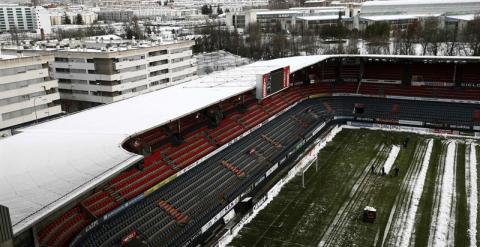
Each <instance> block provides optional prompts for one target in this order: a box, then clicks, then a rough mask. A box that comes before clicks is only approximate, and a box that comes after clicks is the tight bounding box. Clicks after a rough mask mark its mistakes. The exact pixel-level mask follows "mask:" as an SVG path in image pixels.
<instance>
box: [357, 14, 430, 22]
mask: <svg viewBox="0 0 480 247" xmlns="http://www.w3.org/2000/svg"><path fill="white" fill-rule="evenodd" d="M432 16H433V15H432ZM425 17H429V16H427V15H371V16H362V17H361V18H362V19H364V20H369V21H393V20H409V19H418V18H425Z"/></svg>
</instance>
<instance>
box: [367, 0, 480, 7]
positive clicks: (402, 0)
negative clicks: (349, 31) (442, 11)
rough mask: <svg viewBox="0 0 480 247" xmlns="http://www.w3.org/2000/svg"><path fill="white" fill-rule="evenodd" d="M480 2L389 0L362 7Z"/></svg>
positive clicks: (368, 3)
mask: <svg viewBox="0 0 480 247" xmlns="http://www.w3.org/2000/svg"><path fill="white" fill-rule="evenodd" d="M478 2H480V0H388V1H381V0H379V1H366V2H364V3H363V5H362V6H392V5H401V6H402V5H419V4H428V5H435V4H462V3H478Z"/></svg>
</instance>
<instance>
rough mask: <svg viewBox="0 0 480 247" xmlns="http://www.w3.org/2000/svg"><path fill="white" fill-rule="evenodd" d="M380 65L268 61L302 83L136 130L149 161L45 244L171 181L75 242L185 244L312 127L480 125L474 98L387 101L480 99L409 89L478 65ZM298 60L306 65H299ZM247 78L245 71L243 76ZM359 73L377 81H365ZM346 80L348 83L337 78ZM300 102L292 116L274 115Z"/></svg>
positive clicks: (42, 236) (43, 241)
mask: <svg viewBox="0 0 480 247" xmlns="http://www.w3.org/2000/svg"><path fill="white" fill-rule="evenodd" d="M375 59H376V58H375V57H373V58H368V59H367V58H366V59H364V61H363V62H364V64H363V66H364V67H363V69H362V67H361V63H358V64H347V65H343V66H342V69H339V68H338V66H340V63H341V60H340V59H337V56H331V57H329V56H317V57H311V58H308V59H304V58H303V57H301V58H299V59H298V60H294V59H284V60H280V61H282V62H281V63H280V62H278V61H276V62H275V63H274V62H270V61H267V62H263V63H261V66H259V68H261V69H259V71H264V70H265V67H268V66H266V65H267V64H273V65H271V67H273V68H276V67H278V66H279V65H278V64H277V63H279V64H281V66H283V65H284V64H289V63H293V62H292V61H295V62H294V69H291V71H292V75H291V76H292V81H294V79H293V78H299V79H295V80H298V81H300V82H301V83H299V85H296V86H293V87H291V88H289V89H287V90H285V91H282V92H280V93H278V94H275V95H273V96H270V97H268V98H266V99H264V100H262V101H257V100H256V99H255V97H254V91H253V90H252V89H251V83H250V84H249V85H250V86H249V87H244V88H242V89H241V90H238V91H235V92H234V93H231V94H229V95H222V96H221V100H220V101H217V102H209V103H208V104H207V103H205V104H204V105H205V106H204V107H203V108H199V110H198V111H195V112H188V114H186V115H183V116H180V118H178V119H168V121H166V122H163V125H161V126H158V125H152V124H151V125H149V126H148V127H147V125H145V127H141V128H140V129H136V130H135V131H137V132H139V133H135V134H129V135H128V139H127V140H126V141H125V142H124V145H123V147H124V148H125V149H127V150H129V151H131V152H133V153H136V154H138V155H141V157H142V160H140V161H138V162H136V163H135V165H130V166H129V167H127V168H126V169H123V170H121V171H119V172H117V173H116V174H115V175H114V176H111V177H109V178H108V179H104V180H103V181H102V183H101V184H99V185H98V186H96V188H95V189H94V190H91V191H90V192H88V193H86V194H85V195H83V196H82V197H81V199H80V200H78V203H76V204H70V205H69V207H70V208H68V207H66V208H65V210H64V211H63V213H58V214H55V215H54V216H51V217H49V218H48V219H47V220H44V221H43V222H42V224H41V225H40V226H39V227H38V229H39V231H38V241H39V243H40V245H41V246H63V245H66V244H67V243H68V242H70V241H71V240H72V238H73V237H75V236H76V235H77V234H78V233H79V232H80V231H81V230H82V229H84V228H85V227H86V226H87V225H90V224H91V223H92V222H95V221H96V220H99V219H102V218H104V217H105V216H106V215H108V214H109V213H110V212H112V211H115V209H117V208H118V207H119V206H121V205H124V204H125V203H127V202H128V201H129V200H132V199H134V198H136V197H137V196H139V195H141V194H143V193H145V192H146V191H148V190H149V189H151V188H152V187H155V186H158V185H159V184H161V183H163V182H165V181H167V182H168V183H165V184H162V185H163V186H161V187H159V189H157V190H156V191H154V192H152V193H151V194H148V195H147V196H146V197H144V198H143V199H142V200H140V201H138V202H136V203H133V205H130V206H129V207H127V208H126V209H124V210H123V211H121V212H120V213H117V214H116V215H115V217H108V219H107V220H105V221H102V223H100V224H96V225H95V227H93V228H92V229H93V230H90V231H89V232H87V234H84V235H81V236H80V240H81V241H77V242H75V243H76V246H77V245H78V246H91V245H96V243H102V246H115V245H118V244H120V243H121V242H122V239H123V238H124V237H125V236H126V235H128V234H130V233H132V232H136V233H138V234H140V235H141V236H147V237H146V240H147V241H148V242H149V243H150V244H152V245H153V246H169V245H172V244H173V243H185V242H187V241H189V240H190V239H189V238H190V237H191V236H192V235H194V234H195V233H196V232H197V231H198V230H199V229H200V228H201V226H203V225H204V224H205V223H206V222H207V221H208V220H209V219H210V218H212V217H213V216H214V215H215V214H216V213H218V211H219V210H220V209H222V208H223V207H224V206H225V204H226V203H228V202H230V201H231V200H233V199H234V198H235V197H236V196H238V195H240V194H241V192H242V191H244V190H245V189H246V188H247V187H248V186H249V185H251V184H252V183H254V181H256V178H258V175H259V174H261V173H265V171H266V170H268V169H269V168H271V167H272V165H273V164H275V163H276V162H277V161H278V159H280V158H281V157H283V156H284V155H285V153H286V152H287V151H288V150H290V149H291V148H292V145H294V144H295V143H296V141H298V140H301V139H302V138H303V136H304V135H305V134H306V133H308V131H310V130H311V129H312V128H314V127H316V126H318V125H319V124H321V123H325V122H327V121H330V119H331V118H332V117H333V115H335V116H349V117H352V118H358V119H359V120H358V121H365V120H361V119H371V121H379V122H381V121H387V122H388V121H398V120H411V121H419V120H422V121H424V122H425V123H427V122H428V123H430V124H432V126H437V127H438V126H443V127H448V126H451V125H458V126H472V122H474V121H475V122H478V121H480V120H478V119H480V117H478V115H479V114H478V111H479V110H478V109H480V107H479V106H478V103H475V102H473V103H472V102H470V103H465V102H464V103H455V104H452V103H451V102H437V101H423V102H422V107H419V106H418V104H417V102H416V101H412V100H407V99H399V98H398V99H396V98H388V99H387V98H385V97H386V96H401V97H424V98H432V99H439V98H440V99H456V100H479V99H480V91H478V90H479V89H476V88H465V87H458V86H457V87H451V86H448V87H445V86H438V85H437V86H431V85H423V86H418V85H412V84H411V82H412V81H413V76H414V75H418V76H421V79H422V80H423V81H429V82H432V83H433V84H432V85H436V84H435V83H442V82H455V83H456V84H457V85H458V84H459V83H458V81H455V80H456V79H455V78H457V79H458V78H463V80H464V81H463V82H468V83H475V82H478V78H479V74H478V72H476V70H475V67H474V66H471V64H469V63H466V64H464V65H462V69H460V70H458V71H459V72H458V73H460V75H457V76H456V77H454V76H453V75H452V71H453V70H452V66H453V65H452V63H441V61H440V62H439V63H440V65H439V66H440V67H442V68H444V67H445V68H444V70H443V71H442V73H439V74H435V73H433V69H434V68H435V66H436V65H438V64H430V63H428V64H426V63H424V62H423V60H421V59H420V58H416V60H415V59H414V60H413V61H414V62H413V63H412V64H411V65H410V66H411V67H412V70H411V71H410V75H409V76H410V77H408V78H407V79H405V70H404V69H403V66H405V65H404V63H401V62H398V61H394V60H392V58H389V59H390V60H384V61H374V60H375ZM399 59H400V58H399ZM402 59H403V58H402ZM412 59H413V58H412ZM422 59H423V58H422ZM444 59H446V58H444ZM300 60H302V63H300V62H298V61H300ZM303 60H305V61H303ZM272 61H275V60H272ZM416 65H418V67H417V66H416ZM269 68H270V67H269ZM249 70H251V68H250V69H249ZM362 70H363V73H362ZM244 73H245V71H244V70H243V71H240V72H239V74H242V75H243V74H244ZM295 73H297V74H295ZM360 77H361V78H363V79H368V80H372V81H376V83H371V82H367V83H363V82H362V83H360V84H359V83H358V81H357V80H358V79H361V78H360ZM240 78H242V77H238V78H237V80H240ZM302 78H303V79H302ZM339 78H340V79H343V80H341V81H338V82H337V79H339ZM416 78H420V77H416ZM310 82H311V83H310ZM385 82H386V83H385ZM391 82H395V83H393V84H392V83H391ZM207 87H210V86H208V85H207ZM247 89H248V90H247ZM357 89H358V91H357ZM357 92H358V93H359V94H360V95H358V94H357ZM361 95H368V96H375V97H360V96H361ZM317 97H318V99H315V98H317ZM309 98H310V99H309ZM212 103H214V104H212ZM295 104H297V105H295ZM355 104H362V105H364V111H363V113H361V114H354V113H353V108H354V106H355ZM293 105H295V106H294V107H293V108H291V109H290V110H288V111H287V112H286V113H283V114H281V115H279V116H277V117H276V118H273V119H272V117H273V116H275V115H276V114H278V113H280V112H281V111H283V110H285V109H287V108H288V107H290V106H293ZM307 109H308V111H307ZM440 109H441V110H440ZM267 120H269V121H268V122H265V121H267ZM260 123H265V124H264V125H263V126H261V127H260V128H259V129H257V130H255V131H254V132H253V133H250V134H249V135H247V136H245V137H243V138H242V139H240V140H238V141H236V142H235V143H234V144H232V145H230V146H228V147H227V148H225V149H224V150H222V152H221V153H217V154H215V155H213V156H211V157H209V158H208V159H207V160H204V161H203V162H202V163H200V164H199V165H197V166H195V167H193V168H192V169H190V170H188V171H187V172H186V173H184V174H182V175H181V176H179V177H176V178H175V179H173V180H169V179H170V178H172V177H175V175H176V174H177V173H179V172H180V171H182V169H184V168H188V167H190V166H192V164H193V163H195V162H196V161H198V160H200V159H201V158H203V157H206V156H207V155H209V154H211V153H212V152H214V151H215V150H216V149H218V148H220V147H223V146H225V144H227V143H229V142H231V141H232V140H234V139H237V137H239V136H240V135H242V134H243V133H245V132H247V131H249V130H251V129H252V128H254V127H256V126H258V125H259V124H260ZM140 130H141V131H140ZM143 130H145V131H143ZM128 133H131V132H128ZM122 138H123V137H122ZM186 219H188V220H186ZM175 221H176V222H182V224H181V225H179V224H176V223H175Z"/></svg>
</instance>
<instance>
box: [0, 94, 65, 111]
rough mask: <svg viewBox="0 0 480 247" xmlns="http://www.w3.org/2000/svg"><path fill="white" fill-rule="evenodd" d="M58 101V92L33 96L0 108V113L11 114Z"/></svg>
mask: <svg viewBox="0 0 480 247" xmlns="http://www.w3.org/2000/svg"><path fill="white" fill-rule="evenodd" d="M59 99H60V94H59V93H58V92H57V93H52V94H47V95H42V96H35V97H32V98H30V99H28V100H25V101H22V102H18V103H13V104H8V105H4V106H0V113H5V112H12V111H17V110H21V109H25V108H30V107H34V106H39V105H44V104H48V103H51V102H53V101H54V100H59Z"/></svg>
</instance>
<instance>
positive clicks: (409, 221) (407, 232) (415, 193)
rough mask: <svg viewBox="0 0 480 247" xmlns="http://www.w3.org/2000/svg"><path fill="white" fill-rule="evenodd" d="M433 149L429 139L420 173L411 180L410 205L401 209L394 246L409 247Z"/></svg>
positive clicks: (431, 141)
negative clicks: (401, 219)
mask: <svg viewBox="0 0 480 247" xmlns="http://www.w3.org/2000/svg"><path fill="white" fill-rule="evenodd" d="M432 149H433V139H430V141H429V142H428V146H427V150H426V152H425V155H424V156H423V161H422V165H421V167H420V171H419V172H418V173H417V174H416V177H415V178H414V179H413V187H410V188H411V190H412V191H411V195H412V196H411V198H410V200H411V201H410V204H408V207H407V208H403V209H402V210H403V211H404V212H402V214H404V215H405V218H403V222H401V228H400V229H398V230H399V231H398V232H397V236H400V238H399V239H397V240H398V241H397V244H396V246H409V244H410V239H411V236H412V233H413V230H414V226H415V216H416V214H417V210H418V206H419V204H420V199H421V197H422V193H423V187H424V184H425V178H426V177H427V171H428V165H429V164H430V157H431V155H432Z"/></svg>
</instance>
